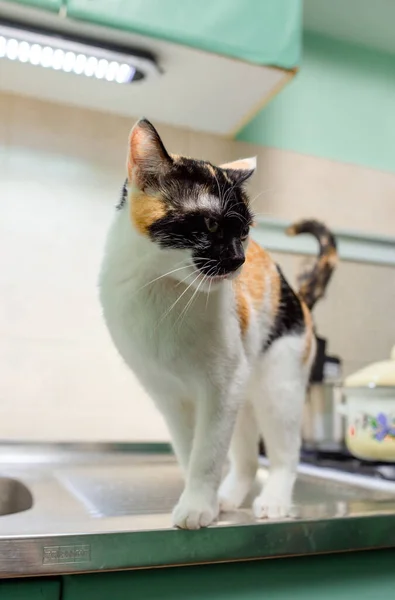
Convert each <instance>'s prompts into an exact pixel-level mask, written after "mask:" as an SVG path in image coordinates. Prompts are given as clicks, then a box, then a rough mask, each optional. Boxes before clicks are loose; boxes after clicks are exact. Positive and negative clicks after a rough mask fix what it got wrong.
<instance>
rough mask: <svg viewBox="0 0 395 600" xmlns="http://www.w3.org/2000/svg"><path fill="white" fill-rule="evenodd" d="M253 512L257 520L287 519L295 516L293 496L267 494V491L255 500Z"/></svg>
mask: <svg viewBox="0 0 395 600" xmlns="http://www.w3.org/2000/svg"><path fill="white" fill-rule="evenodd" d="M253 510H254V515H255V517H256V518H257V519H285V518H287V517H293V516H295V514H294V513H295V509H294V508H293V506H292V498H291V496H287V495H280V494H278V495H277V494H273V493H267V492H266V490H264V491H263V492H262V494H261V495H260V496H258V497H257V498H255V500H254V504H253Z"/></svg>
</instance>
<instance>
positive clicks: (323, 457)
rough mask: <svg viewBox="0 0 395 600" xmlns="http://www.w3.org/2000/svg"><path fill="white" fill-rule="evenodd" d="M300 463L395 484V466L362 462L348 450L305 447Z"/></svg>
mask: <svg viewBox="0 0 395 600" xmlns="http://www.w3.org/2000/svg"><path fill="white" fill-rule="evenodd" d="M300 461H301V462H302V463H304V464H307V465H313V466H315V467H319V468H322V469H334V470H336V471H341V472H343V473H350V474H353V475H362V476H364V477H374V478H377V479H385V480H387V481H393V482H395V464H391V463H383V462H373V461H365V460H360V459H358V458H355V457H354V456H352V455H351V454H350V453H349V452H348V451H347V449H346V448H339V449H337V450H335V449H325V448H324V449H322V448H309V447H306V446H305V447H303V448H302V451H301V455H300Z"/></svg>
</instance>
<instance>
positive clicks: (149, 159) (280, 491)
mask: <svg viewBox="0 0 395 600" xmlns="http://www.w3.org/2000/svg"><path fill="white" fill-rule="evenodd" d="M255 162H256V161H255V159H253V158H249V159H245V160H239V161H235V162H232V163H228V164H224V165H221V166H220V167H216V166H214V165H212V164H210V163H209V162H205V161H201V160H193V159H191V158H185V157H181V156H178V155H172V154H169V153H168V152H167V151H166V149H165V147H164V145H163V143H162V141H161V139H160V137H159V135H158V133H157V131H156V130H155V128H154V127H153V126H152V125H151V124H150V123H149V122H148V121H147V120H145V119H143V120H140V121H139V122H138V123H137V124H136V125H135V126H134V128H133V129H132V131H131V134H130V138H129V146H128V158H127V180H126V183H125V185H124V188H123V193H122V199H121V202H120V204H119V205H118V211H117V213H116V216H115V220H114V222H113V223H112V225H111V228H110V231H109V234H108V239H107V244H106V248H105V255H104V259H103V264H102V268H101V274H100V298H101V303H102V307H103V312H104V318H105V321H106V323H107V326H108V329H109V331H110V334H111V337H112V339H113V341H114V344H115V346H116V348H117V349H118V351H119V353H120V355H121V356H122V357H123V359H124V361H125V362H126V363H127V365H128V366H129V367H130V368H131V369H132V370H133V371H134V373H135V374H136V376H137V377H138V378H139V380H140V382H141V383H142V384H143V386H144V387H145V388H146V390H147V392H148V393H149V394H150V395H151V397H152V398H153V400H154V402H155V403H156V405H157V407H158V408H159V410H160V411H161V412H162V414H163V416H164V418H165V420H166V422H167V425H168V428H169V431H170V434H171V437H172V441H173V446H174V450H175V453H176V456H177V458H178V461H179V464H180V466H181V468H182V470H183V472H184V477H185V488H184V491H183V493H182V495H181V498H180V500H179V502H178V504H177V506H176V507H175V509H174V511H173V524H174V525H175V526H177V527H181V528H186V529H198V528H200V527H204V526H207V525H210V523H212V522H213V521H214V520H215V519H216V518H217V516H218V514H219V511H220V510H229V509H234V508H237V507H239V506H241V504H242V503H243V502H244V500H245V498H246V496H247V494H248V493H249V492H250V490H251V487H252V485H253V483H254V480H255V477H256V472H257V466H258V451H257V448H258V440H259V436H260V435H262V436H263V438H264V441H265V446H266V450H267V453H268V457H269V460H270V472H269V476H268V479H267V481H266V484H265V486H264V489H263V491H262V492H261V493H260V494H259V495H258V497H257V498H256V499H255V501H254V512H255V515H256V517H257V518H278V517H285V516H287V515H289V513H290V509H291V504H292V489H293V485H294V480H295V474H296V468H297V463H298V454H299V447H300V429H301V418H302V409H303V403H304V398H305V391H306V385H307V383H308V378H309V372H310V368H311V364H312V361H313V359H314V353H315V336H314V332H313V324H312V318H311V314H310V311H309V308H311V307H312V306H313V305H314V303H315V302H316V301H317V300H318V299H319V298H320V297H321V296H322V295H323V293H324V289H325V287H326V284H327V282H328V280H329V278H330V275H331V273H332V271H333V268H334V266H335V263H336V256H337V255H336V245H335V240H334V238H333V236H332V234H331V233H330V232H329V231H328V230H327V229H326V228H325V227H324V226H323V225H321V224H319V223H317V222H315V221H305V222H303V223H300V224H298V225H296V226H294V227H293V228H291V229H290V231H289V233H290V234H298V233H303V232H309V233H311V234H313V235H314V236H316V237H317V238H318V240H319V243H320V257H319V260H318V261H317V263H316V265H315V267H314V269H313V270H312V272H311V273H309V274H307V275H306V274H305V275H304V278H303V282H302V287H301V289H300V291H299V293H298V294H296V293H295V292H293V290H292V289H291V287H290V286H289V285H288V283H287V281H286V280H285V278H284V276H283V274H282V272H281V270H280V268H279V267H278V266H277V265H276V264H275V263H274V262H273V260H272V258H271V257H270V255H269V254H268V253H267V252H266V251H265V250H264V249H263V248H261V247H260V246H259V245H258V244H256V243H255V242H254V241H252V240H250V238H249V233H250V227H251V225H252V220H253V215H252V211H251V208H250V206H249V199H248V195H247V193H246V191H245V188H244V184H245V182H246V181H247V180H248V179H249V177H250V176H251V175H252V174H253V172H254V170H255ZM137 418H138V417H137ZM229 449H230V470H229V472H228V474H227V476H226V477H225V479H224V481H223V482H222V484H221V477H222V473H223V468H224V465H225V462H226V457H227V454H228V451H229Z"/></svg>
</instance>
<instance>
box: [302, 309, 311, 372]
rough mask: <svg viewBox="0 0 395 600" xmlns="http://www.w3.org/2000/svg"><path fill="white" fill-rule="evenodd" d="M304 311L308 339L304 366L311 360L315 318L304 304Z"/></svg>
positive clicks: (304, 354) (306, 340) (304, 353)
mask: <svg viewBox="0 0 395 600" xmlns="http://www.w3.org/2000/svg"><path fill="white" fill-rule="evenodd" d="M302 310H303V316H304V322H305V325H306V339H305V348H304V352H303V364H306V363H307V361H308V360H309V358H310V353H311V348H312V344H313V318H312V316H311V312H310V311H309V309H308V308H307V306H306V304H305V303H304V302H302Z"/></svg>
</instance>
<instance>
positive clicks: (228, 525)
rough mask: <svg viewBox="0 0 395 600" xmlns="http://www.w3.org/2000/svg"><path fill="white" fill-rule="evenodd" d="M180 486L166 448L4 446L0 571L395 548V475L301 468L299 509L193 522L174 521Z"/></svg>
mask: <svg viewBox="0 0 395 600" xmlns="http://www.w3.org/2000/svg"><path fill="white" fill-rule="evenodd" d="M259 475H260V478H261V479H263V480H264V479H265V477H266V476H267V471H266V467H265V465H264V464H262V466H261V469H260V474H259ZM181 489H182V481H181V477H180V473H179V470H178V467H177V465H176V463H175V460H174V458H173V456H172V455H171V453H170V452H169V448H168V447H167V446H166V445H155V444H154V445H141V444H139V445H96V446H92V445H79V446H72V445H43V446H40V445H3V446H0V515H1V516H0V577H3V578H4V577H20V576H26V575H60V574H66V573H82V572H95V571H109V570H123V569H134V568H147V567H159V566H176V565H192V564H201V563H217V562H230V561H245V560H248V559H258V558H274V557H284V556H291V555H292V556H296V555H299V556H300V555H309V554H319V553H329V552H341V551H349V550H363V549H379V548H392V547H395V484H391V483H386V482H382V481H380V480H378V481H376V480H371V479H369V480H368V479H367V480H366V481H365V480H364V479H363V478H361V477H360V478H355V479H353V478H352V477H351V476H347V477H344V476H343V479H341V478H340V479H339V478H338V477H337V476H336V475H335V474H331V472H330V471H328V472H324V471H321V472H320V471H314V469H313V470H311V469H310V470H309V468H307V467H303V466H302V467H301V469H300V474H299V477H298V481H297V485H296V491H295V518H293V519H288V520H282V521H276V522H256V521H255V519H254V518H253V516H252V513H251V511H250V510H249V509H248V508H244V509H241V510H239V511H235V512H234V513H229V514H225V515H223V516H222V517H221V519H220V521H219V522H218V523H217V524H216V525H214V526H212V527H210V528H208V529H203V530H200V531H178V530H174V529H172V528H171V521H170V514H171V509H172V507H173V505H174V503H175V502H176V500H177V498H178V496H179V494H180V491H181ZM12 511H20V512H12ZM7 512H8V513H11V514H2V513H7Z"/></svg>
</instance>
